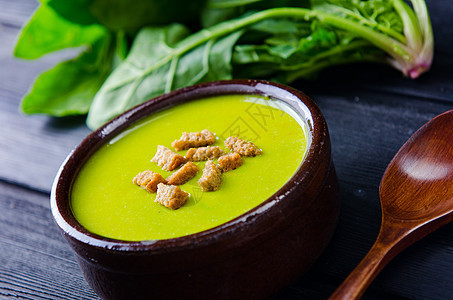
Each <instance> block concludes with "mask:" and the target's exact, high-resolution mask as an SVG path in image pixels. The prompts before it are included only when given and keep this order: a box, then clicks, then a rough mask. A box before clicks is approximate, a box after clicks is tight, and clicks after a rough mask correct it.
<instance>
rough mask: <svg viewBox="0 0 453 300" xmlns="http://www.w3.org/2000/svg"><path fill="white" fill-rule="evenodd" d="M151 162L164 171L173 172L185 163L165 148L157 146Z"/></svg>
mask: <svg viewBox="0 0 453 300" xmlns="http://www.w3.org/2000/svg"><path fill="white" fill-rule="evenodd" d="M151 161H152V162H155V163H157V165H158V166H159V167H161V168H162V169H164V170H165V171H173V170H174V169H176V168H177V167H179V166H180V165H181V164H183V163H185V162H186V159H185V158H184V157H183V156H181V155H179V154H178V153H174V152H173V151H171V150H170V149H168V148H167V147H164V146H161V145H159V146H157V152H156V154H155V155H154V157H153V159H151Z"/></svg>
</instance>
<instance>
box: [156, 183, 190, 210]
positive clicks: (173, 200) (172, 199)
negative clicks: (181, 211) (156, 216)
mask: <svg viewBox="0 0 453 300" xmlns="http://www.w3.org/2000/svg"><path fill="white" fill-rule="evenodd" d="M188 196H189V193H186V192H184V191H183V190H181V189H180V188H179V187H177V186H176V185H166V184H163V183H159V184H158V185H157V195H156V200H154V202H157V203H159V204H161V205H163V206H166V207H168V208H170V209H178V208H180V207H181V206H183V205H184V204H186V201H187V197H188Z"/></svg>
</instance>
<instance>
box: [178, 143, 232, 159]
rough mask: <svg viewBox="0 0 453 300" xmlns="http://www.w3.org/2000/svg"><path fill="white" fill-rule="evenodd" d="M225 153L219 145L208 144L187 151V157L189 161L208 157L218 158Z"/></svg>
mask: <svg viewBox="0 0 453 300" xmlns="http://www.w3.org/2000/svg"><path fill="white" fill-rule="evenodd" d="M222 155H223V150H222V149H220V147H219V146H214V147H211V146H207V147H200V148H190V149H189V150H187V152H186V156H185V158H186V159H187V160H188V161H203V160H208V159H216V158H219V157H220V156H222Z"/></svg>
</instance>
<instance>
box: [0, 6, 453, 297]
mask: <svg viewBox="0 0 453 300" xmlns="http://www.w3.org/2000/svg"><path fill="white" fill-rule="evenodd" d="M427 2H428V6H429V9H430V13H431V17H432V21H433V27H434V33H435V38H436V50H435V60H434V64H433V67H432V70H431V71H430V72H429V73H427V74H425V75H423V76H422V77H421V78H419V79H417V80H410V79H407V78H404V77H402V76H401V75H400V74H399V73H398V72H396V71H395V70H393V69H391V68H389V67H387V66H378V65H357V66H348V67H339V68H335V69H331V70H329V71H327V72H325V73H323V75H322V76H321V78H320V79H319V80H318V81H316V82H305V81H299V82H297V83H295V84H293V86H294V87H296V88H298V89H300V90H302V91H304V92H306V93H307V94H309V95H310V96H311V97H312V98H313V99H314V100H315V102H316V103H317V104H318V105H319V106H320V108H321V110H322V111H323V113H324V115H325V117H326V120H327V123H328V126H329V129H330V133H331V139H332V144H333V157H334V161H335V165H336V168H337V172H338V176H339V180H340V185H341V202H342V211H341V216H340V222H339V224H338V228H337V230H336V232H335V235H334V238H333V240H332V242H331V243H330V245H329V247H328V248H327V250H326V251H325V253H324V254H323V255H322V256H321V257H320V259H319V260H318V261H317V263H316V264H315V265H314V266H313V268H312V269H311V270H310V271H309V272H308V273H307V274H306V275H304V276H302V277H300V278H298V279H297V280H296V281H295V282H293V283H292V284H291V285H289V286H288V287H286V288H285V289H283V290H282V291H281V292H280V293H279V294H278V295H276V296H275V298H277V299H326V298H327V297H328V296H329V295H330V294H331V293H332V292H333V291H334V290H335V288H336V287H337V286H338V285H339V284H340V283H341V281H342V280H343V279H344V278H345V277H346V276H347V275H348V274H349V272H350V271H351V270H352V269H353V268H354V267H355V266H356V264H357V263H358V262H359V261H360V260H361V259H362V257H363V256H364V255H365V254H366V252H367V251H368V250H369V248H370V247H371V245H372V243H373V241H374V239H375V238H376V236H377V233H378V230H379V225H380V205H379V198H378V188H379V182H380V179H381V176H382V174H383V172H384V170H385V167H386V165H387V164H388V162H389V161H390V160H391V158H392V157H393V155H394V154H395V153H396V151H397V150H398V149H399V147H400V146H401V145H402V144H403V143H404V142H405V141H406V139H407V138H409V136H410V135H411V134H412V133H413V132H414V131H415V130H417V129H418V128H419V127H420V126H421V125H423V124H424V123H425V122H427V121H428V120H429V119H431V118H432V117H434V116H436V115H437V114H440V113H442V112H444V111H446V110H449V109H453V49H452V48H453V19H452V15H453V2H451V1H450V0H427ZM36 6H37V3H36V2H35V1H33V0H10V1H6V0H0V121H1V123H0V125H1V129H0V299H3V298H20V299H97V297H96V295H95V294H94V293H93V292H92V291H91V289H90V288H89V287H88V285H87V284H86V283H85V281H84V279H83V276H82V274H81V271H80V270H79V268H78V265H77V263H76V261H75V256H74V254H73V252H72V251H71V249H70V248H69V246H68V245H67V244H66V243H65V241H64V240H63V237H62V236H61V234H60V233H59V231H58V229H57V227H56V226H55V224H54V223H53V220H52V217H51V213H50V209H49V192H50V188H51V185H52V181H53V178H54V176H55V173H56V172H57V170H58V167H59V165H60V164H61V163H62V161H63V160H64V158H65V157H66V155H67V154H68V153H69V152H70V151H71V149H72V148H73V147H75V146H76V145H77V144H78V143H79V142H80V141H81V140H82V139H83V137H84V136H85V135H87V134H88V133H89V130H88V129H87V128H86V127H85V125H84V122H83V121H84V119H83V118H65V119H54V118H49V117H45V116H23V115H21V114H20V113H19V109H18V107H19V102H20V99H21V97H22V96H23V95H24V94H25V93H26V91H27V89H28V87H29V86H30V85H31V83H32V82H33V79H34V77H35V76H36V75H37V74H39V73H40V72H41V71H43V70H45V69H46V68H49V67H51V66H52V65H53V64H55V63H56V62H57V61H59V60H61V59H62V58H65V57H68V56H70V55H71V53H70V52H68V51H63V52H61V53H58V54H56V55H49V56H46V57H44V58H42V59H40V60H37V61H21V60H17V59H14V58H13V57H12V55H11V53H12V49H13V46H14V43H15V40H16V37H17V34H18V32H19V30H20V27H21V26H22V25H23V24H24V23H25V22H26V20H27V18H28V17H29V16H30V15H31V13H32V12H33V10H34V9H35V8H36ZM452 143H453V137H452ZM219 280H221V278H219ZM363 299H439V300H443V299H453V223H452V224H449V225H446V226H445V227H443V228H441V229H440V230H438V231H436V232H435V233H433V234H431V235H429V236H428V237H426V238H425V239H423V240H421V241H420V242H417V243H416V244H415V245H413V246H412V247H410V248H409V249H407V250H406V251H404V252H403V253H402V254H401V255H399V256H398V257H397V258H396V259H395V260H394V261H392V262H391V263H390V264H389V265H388V266H387V267H386V268H385V269H384V271H383V272H382V273H381V274H380V275H379V276H378V277H377V279H376V280H375V281H374V282H373V284H372V285H371V286H370V288H369V289H368V290H367V292H366V293H365V295H364V297H363Z"/></svg>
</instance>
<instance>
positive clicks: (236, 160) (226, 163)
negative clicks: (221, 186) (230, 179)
mask: <svg viewBox="0 0 453 300" xmlns="http://www.w3.org/2000/svg"><path fill="white" fill-rule="evenodd" d="M218 162H219V165H220V166H221V167H222V171H223V172H224V173H225V172H228V171H231V170H234V169H236V168H238V167H240V166H242V158H241V156H240V155H239V154H237V153H236V152H231V153H228V154H225V155H222V156H221V157H220V158H219V160H218Z"/></svg>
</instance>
